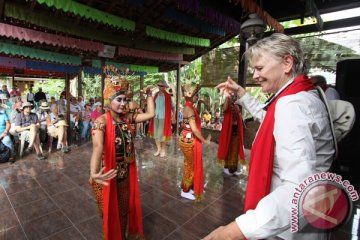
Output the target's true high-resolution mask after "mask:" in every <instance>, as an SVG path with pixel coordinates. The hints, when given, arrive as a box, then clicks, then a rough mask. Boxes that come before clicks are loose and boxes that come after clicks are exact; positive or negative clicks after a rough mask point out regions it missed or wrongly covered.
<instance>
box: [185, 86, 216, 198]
mask: <svg viewBox="0 0 360 240" xmlns="http://www.w3.org/2000/svg"><path fill="white" fill-rule="evenodd" d="M199 90H200V87H199V86H198V85H196V86H194V85H185V86H182V93H183V96H184V97H185V101H186V102H185V108H184V119H183V128H182V131H181V133H180V138H179V145H180V149H181V151H182V152H183V154H184V170H183V178H182V182H181V197H183V198H187V199H190V200H195V199H196V200H197V201H200V200H201V197H202V193H203V191H204V173H203V162H202V143H205V144H209V143H210V139H211V135H209V136H208V137H207V138H206V139H205V138H204V137H203V136H202V134H201V120H200V116H199V113H198V111H197V110H196V109H195V107H194V106H193V104H194V103H196V102H197V101H198V99H199V96H198V91H199Z"/></svg>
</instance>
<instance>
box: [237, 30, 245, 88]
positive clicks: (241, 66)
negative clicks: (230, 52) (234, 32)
mask: <svg viewBox="0 0 360 240" xmlns="http://www.w3.org/2000/svg"><path fill="white" fill-rule="evenodd" d="M239 42H240V51H239V70H238V84H239V85H240V86H242V87H243V88H245V87H246V68H247V66H246V62H245V58H243V55H244V53H245V51H246V42H245V41H244V40H242V38H241V37H240V36H239Z"/></svg>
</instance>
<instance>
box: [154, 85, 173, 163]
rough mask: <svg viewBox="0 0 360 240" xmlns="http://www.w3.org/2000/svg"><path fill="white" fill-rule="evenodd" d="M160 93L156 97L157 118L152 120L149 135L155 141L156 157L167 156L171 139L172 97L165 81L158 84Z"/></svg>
mask: <svg viewBox="0 0 360 240" xmlns="http://www.w3.org/2000/svg"><path fill="white" fill-rule="evenodd" d="M158 87H159V91H158V92H157V93H156V94H155V96H154V101H155V117H154V118H153V119H151V120H150V128H149V134H150V135H151V136H152V137H153V138H154V139H155V143H156V148H157V151H156V152H155V153H154V156H159V155H160V157H165V156H166V143H165V142H166V141H168V140H170V139H171V136H172V132H171V112H172V104H171V96H170V94H169V93H167V92H166V88H168V87H169V86H168V84H167V83H166V81H165V80H161V81H159V82H158Z"/></svg>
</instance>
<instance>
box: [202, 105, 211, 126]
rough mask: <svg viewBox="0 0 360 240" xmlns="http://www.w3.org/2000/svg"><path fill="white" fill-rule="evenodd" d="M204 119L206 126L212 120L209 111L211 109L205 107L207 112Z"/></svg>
mask: <svg viewBox="0 0 360 240" xmlns="http://www.w3.org/2000/svg"><path fill="white" fill-rule="evenodd" d="M203 119H204V124H205V126H208V125H209V124H210V121H211V114H210V113H209V111H208V110H207V109H205V112H204V114H203Z"/></svg>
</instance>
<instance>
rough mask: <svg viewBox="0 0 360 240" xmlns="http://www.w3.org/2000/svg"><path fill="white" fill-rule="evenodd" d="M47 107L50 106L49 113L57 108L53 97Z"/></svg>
mask: <svg viewBox="0 0 360 240" xmlns="http://www.w3.org/2000/svg"><path fill="white" fill-rule="evenodd" d="M49 105H50V112H51V111H52V110H53V109H54V108H58V103H57V102H56V100H55V97H54V96H52V97H50V102H49Z"/></svg>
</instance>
